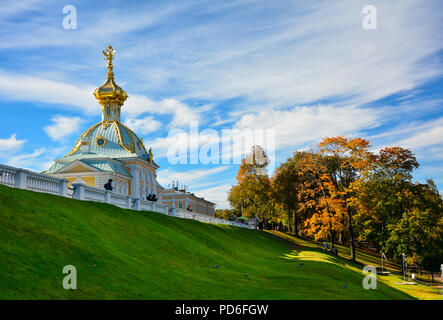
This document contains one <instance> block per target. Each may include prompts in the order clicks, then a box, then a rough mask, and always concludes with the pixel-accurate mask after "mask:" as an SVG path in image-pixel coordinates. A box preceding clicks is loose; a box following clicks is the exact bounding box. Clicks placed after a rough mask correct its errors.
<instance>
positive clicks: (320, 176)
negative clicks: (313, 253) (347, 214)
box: [298, 153, 344, 248]
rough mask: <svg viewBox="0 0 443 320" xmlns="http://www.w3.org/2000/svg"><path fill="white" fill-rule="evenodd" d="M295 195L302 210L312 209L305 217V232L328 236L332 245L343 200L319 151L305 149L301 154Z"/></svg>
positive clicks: (340, 220) (319, 237) (339, 229)
mask: <svg viewBox="0 0 443 320" xmlns="http://www.w3.org/2000/svg"><path fill="white" fill-rule="evenodd" d="M299 176H300V177H301V181H302V184H301V187H300V189H299V194H298V198H299V201H300V203H303V206H302V207H301V208H302V210H307V211H311V212H312V215H310V216H309V217H308V218H307V219H306V220H305V221H304V226H305V227H306V234H307V235H310V236H314V238H315V239H316V240H318V239H328V238H329V239H330V241H331V248H334V244H335V238H336V234H337V233H338V232H341V231H342V230H343V214H344V210H343V208H344V204H343V201H342V200H341V199H340V198H339V197H338V196H337V195H338V192H337V191H338V190H337V189H335V188H334V184H333V182H332V179H331V176H330V174H329V172H328V168H327V167H326V165H325V159H324V157H322V155H320V154H314V153H306V154H305V156H304V157H303V158H302V162H301V166H300V171H299Z"/></svg>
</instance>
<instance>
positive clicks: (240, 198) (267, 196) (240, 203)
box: [228, 146, 274, 223]
mask: <svg viewBox="0 0 443 320" xmlns="http://www.w3.org/2000/svg"><path fill="white" fill-rule="evenodd" d="M268 164H269V160H268V158H267V156H266V154H265V152H264V151H263V149H262V148H261V147H259V146H254V147H253V148H252V151H251V153H250V154H248V155H247V156H246V157H245V159H243V160H242V163H241V165H240V168H239V170H238V174H237V184H236V185H235V186H233V187H232V188H231V190H230V192H229V195H228V200H229V202H230V204H231V207H233V208H234V209H235V210H237V211H239V212H241V215H242V216H245V217H259V218H260V220H261V221H263V222H264V223H267V222H268V221H269V220H272V219H271V218H272V212H273V211H274V201H273V199H272V198H271V182H270V180H269V178H268V176H267V174H266V170H265V169H266V167H267V166H268Z"/></svg>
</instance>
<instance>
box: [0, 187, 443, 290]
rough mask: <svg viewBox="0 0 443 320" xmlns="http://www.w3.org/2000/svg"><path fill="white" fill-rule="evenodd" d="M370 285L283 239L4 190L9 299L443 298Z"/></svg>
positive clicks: (1, 207)
mask: <svg viewBox="0 0 443 320" xmlns="http://www.w3.org/2000/svg"><path fill="white" fill-rule="evenodd" d="M65 265H74V266H75V267H76V268H77V273H78V275H77V277H78V289H77V290H65V289H63V287H62V280H63V278H64V276H65V275H64V274H63V273H62V269H63V267H64V266H65ZM214 265H218V266H219V267H218V268H214ZM245 273H247V274H248V276H247V277H246V276H245ZM362 278H363V275H362V273H361V266H359V265H357V264H351V263H349V262H347V261H346V260H344V259H341V258H336V257H332V256H330V255H328V254H325V253H323V252H321V250H318V248H316V246H315V245H312V244H311V243H308V242H303V241H302V240H299V239H295V238H292V237H286V238H285V235H282V234H272V233H268V232H260V231H256V230H246V229H241V228H236V227H231V226H225V225H211V224H204V223H200V222H196V221H191V220H185V219H178V218H172V217H168V216H165V215H161V214H158V213H152V212H136V211H131V210H124V209H120V208H118V207H115V206H111V205H107V204H102V203H93V202H86V201H76V200H71V199H65V198H61V197H58V196H52V195H47V194H40V193H34V192H30V191H24V190H18V189H11V188H8V187H5V186H1V185H0V299H413V298H417V297H418V298H439V297H441V295H440V294H439V292H438V291H437V290H436V289H431V288H428V287H425V286H421V285H418V286H408V288H406V289H405V287H406V286H398V285H397V286H395V284H394V283H395V281H400V277H398V276H390V277H386V278H389V280H386V279H381V280H380V281H379V282H378V289H377V290H364V289H363V288H362ZM411 287H414V288H411ZM399 289H400V290H405V292H403V291H400V290H399Z"/></svg>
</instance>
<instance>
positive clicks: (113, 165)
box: [45, 159, 132, 178]
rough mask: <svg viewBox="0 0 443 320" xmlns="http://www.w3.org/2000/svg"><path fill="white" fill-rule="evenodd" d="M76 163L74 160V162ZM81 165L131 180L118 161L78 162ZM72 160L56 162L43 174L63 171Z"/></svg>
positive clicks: (95, 160)
mask: <svg viewBox="0 0 443 320" xmlns="http://www.w3.org/2000/svg"><path fill="white" fill-rule="evenodd" d="M74 161H76V160H74ZM78 161H79V162H81V163H84V164H86V165H88V166H90V167H93V168H94V169H96V170H98V171H104V172H115V173H119V174H121V175H124V176H127V177H129V178H131V177H132V176H131V174H130V173H129V172H128V170H126V168H125V167H124V166H123V164H121V163H119V162H118V161H112V160H106V159H101V160H97V159H82V160H78ZM72 162H73V160H68V161H63V160H56V161H55V162H54V164H53V165H52V166H51V167H50V168H49V169H48V170H47V171H46V172H45V173H48V174H50V173H57V171H59V170H61V169H63V168H64V167H66V166H68V165H69V164H71V163H72Z"/></svg>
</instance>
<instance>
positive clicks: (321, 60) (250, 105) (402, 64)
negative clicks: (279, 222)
mask: <svg viewBox="0 0 443 320" xmlns="http://www.w3.org/2000/svg"><path fill="white" fill-rule="evenodd" d="M368 4H370V5H372V6H373V7H374V8H375V9H376V15H377V16H376V29H369V30H368V29H367V28H364V27H363V22H364V19H365V17H366V16H367V12H366V13H364V12H363V8H364V7H365V6H366V5H368ZM67 5H71V6H73V7H74V8H75V13H76V19H74V16H73V15H72V14H73V11H72V10H68V11H65V13H64V12H63V9H64V7H65V6H67ZM68 16H69V18H70V19H71V18H72V19H71V20H69V21H68V20H67V17H68ZM64 20H65V24H64V22H63V21H64ZM67 21H68V22H69V23H68V25H70V26H71V27H72V26H73V21H76V28H75V29H72V28H66V23H67ZM372 23H374V21H372ZM441 30H443V12H442V10H441V2H440V1H434V0H427V1H415V0H391V1H383V0H372V1H367V0H366V1H360V0H343V1H321V0H318V1H286V0H281V1H254V0H236V1H228V0H226V1H157V0H156V1H152V0H150V1H118V0H109V1H97V2H92V1H74V0H73V1H69V2H66V3H65V2H64V1H43V0H42V1H39V0H22V1H9V2H8V4H5V5H2V6H1V7H0V111H1V123H2V125H1V127H0V163H1V164H7V165H11V166H15V167H21V168H28V169H32V170H35V171H39V172H40V171H43V170H45V169H47V168H48V167H49V166H50V164H51V162H52V160H53V159H56V158H60V157H63V156H64V155H65V154H67V153H68V152H69V151H70V150H71V149H72V147H73V145H74V143H75V141H76V140H77V139H78V137H79V136H80V135H81V134H82V133H83V132H84V131H85V130H86V129H87V128H89V127H90V126H91V125H93V124H95V123H97V122H99V121H101V111H100V106H99V104H98V102H97V101H96V100H95V99H94V97H93V94H92V93H93V90H94V89H95V88H97V87H98V86H100V85H102V84H103V82H104V80H105V74H106V61H105V60H104V57H103V55H102V50H103V49H105V48H106V47H107V46H108V45H112V46H113V47H114V48H115V49H116V55H115V60H114V73H115V76H116V82H117V83H118V84H119V85H120V86H121V87H123V88H124V89H125V91H126V92H127V93H128V95H129V98H128V100H127V101H126V102H125V104H124V106H123V107H122V121H123V122H124V123H125V124H127V125H128V126H129V127H130V128H131V129H133V130H134V131H135V132H136V133H137V134H138V135H139V136H140V137H141V138H143V141H144V143H145V145H146V147H147V148H152V150H153V153H154V159H155V161H156V162H157V164H158V165H159V166H160V168H159V170H158V172H157V173H158V181H159V182H160V183H161V184H162V185H163V186H165V187H166V186H167V185H168V184H169V183H170V182H171V181H172V180H174V181H176V180H178V181H179V185H187V186H188V189H189V191H192V192H195V193H196V194H197V195H199V196H203V197H205V198H206V199H209V200H211V201H214V202H215V203H216V204H217V208H226V207H228V206H229V203H228V202H227V200H226V198H227V191H228V190H229V189H230V188H231V186H232V185H233V184H235V181H236V180H235V177H236V173H237V171H238V167H239V165H238V163H236V161H234V159H233V157H232V161H227V162H223V161H222V160H219V161H216V160H213V161H212V163H209V164H208V163H207V162H208V161H205V159H204V157H201V158H199V159H198V161H197V163H195V162H194V163H186V164H184V163H174V161H171V159H170V158H169V157H168V152H169V151H170V150H171V146H172V145H177V144H178V145H183V144H184V145H186V144H187V141H188V140H187V139H188V137H189V136H192V135H193V131H192V129H191V127H192V125H193V124H194V125H195V124H198V130H197V133H198V139H199V140H198V141H199V143H200V144H199V149H198V150H200V154H202V152H203V151H202V150H204V151H205V150H206V149H204V148H208V147H209V148H212V147H213V146H220V145H221V143H222V141H224V140H223V138H222V131H223V130H226V129H229V130H235V129H238V130H240V131H241V130H245V129H246V130H254V132H260V130H264V132H270V133H272V135H273V138H272V139H273V141H274V143H269V148H268V147H267V146H264V148H265V150H266V151H268V152H269V153H272V156H271V157H270V158H271V162H272V165H271V166H270V172H269V173H270V174H272V171H273V169H274V168H275V167H278V165H279V164H280V163H281V162H283V161H285V160H286V159H287V158H288V157H290V156H291V154H292V153H293V152H294V151H296V150H306V149H310V148H315V146H316V145H317V144H318V142H319V141H320V139H321V138H323V137H325V136H336V135H345V136H349V137H363V138H365V139H368V140H369V141H370V142H371V144H372V148H373V150H374V151H377V150H379V149H380V148H383V147H385V146H394V145H398V146H402V147H405V148H409V149H411V150H412V151H413V152H414V153H415V154H416V156H417V158H418V161H419V163H420V168H419V169H418V170H416V171H415V172H414V179H415V180H417V181H420V182H425V181H426V179H428V178H432V179H434V181H435V182H436V184H437V186H438V188H439V190H440V191H443V90H442V89H443V77H442V76H443V72H442V71H443V68H442V58H443V51H442V47H443V32H441ZM194 133H195V132H194ZM272 135H271V136H272ZM219 138H220V139H219ZM269 141H270V140H269ZM245 148H246V149H247V148H248V146H247V145H245ZM211 150H218V149H211ZM220 150H221V149H220ZM205 152H206V151H205ZM211 154H213V153H211ZM231 156H232V155H231ZM206 160H207V159H206ZM188 162H191V161H188Z"/></svg>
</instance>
